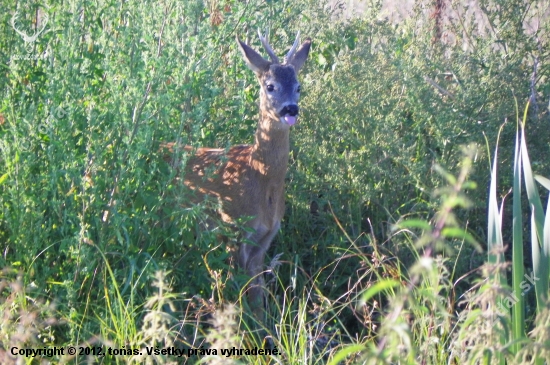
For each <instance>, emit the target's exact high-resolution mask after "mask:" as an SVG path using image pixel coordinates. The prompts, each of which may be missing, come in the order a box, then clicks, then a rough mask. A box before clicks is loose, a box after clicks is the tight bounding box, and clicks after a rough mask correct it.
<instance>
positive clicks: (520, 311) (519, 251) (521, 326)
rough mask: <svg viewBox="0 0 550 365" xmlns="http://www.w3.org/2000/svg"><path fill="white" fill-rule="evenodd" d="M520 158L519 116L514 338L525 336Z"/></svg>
mask: <svg viewBox="0 0 550 365" xmlns="http://www.w3.org/2000/svg"><path fill="white" fill-rule="evenodd" d="M521 171H522V160H521V149H520V127H519V118H518V126H517V130H516V144H515V151H514V182H513V190H512V192H513V198H512V199H513V203H512V289H513V292H514V294H515V297H516V298H518V301H517V303H516V304H515V305H514V306H513V307H512V336H513V338H514V339H516V340H517V339H520V338H524V337H525V299H524V296H523V295H518V294H520V293H522V291H523V289H522V288H521V283H522V281H523V275H524V274H525V270H524V267H523V219H522V213H521V177H522V173H521ZM519 350H520V348H519V344H517V343H516V344H514V345H513V347H512V351H513V352H514V353H517V352H518V351H519Z"/></svg>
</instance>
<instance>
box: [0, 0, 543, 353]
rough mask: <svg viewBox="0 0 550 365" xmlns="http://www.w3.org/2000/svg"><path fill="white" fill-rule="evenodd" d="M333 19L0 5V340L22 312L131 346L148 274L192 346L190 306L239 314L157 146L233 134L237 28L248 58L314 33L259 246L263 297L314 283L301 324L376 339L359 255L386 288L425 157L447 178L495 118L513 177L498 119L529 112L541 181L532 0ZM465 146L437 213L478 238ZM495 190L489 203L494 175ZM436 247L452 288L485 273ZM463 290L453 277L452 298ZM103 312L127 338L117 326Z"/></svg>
mask: <svg viewBox="0 0 550 365" xmlns="http://www.w3.org/2000/svg"><path fill="white" fill-rule="evenodd" d="M348 5H349V4H348V3H345V2H337V3H331V4H326V3H324V2H319V1H315V0H300V1H283V0H281V1H276V0H272V1H259V0H249V1H237V0H210V1H202V0H201V1H199V0H189V1H182V2H171V1H158V2H157V1H126V2H117V1H110V0H98V1H94V2H79V1H37V2H35V1H20V2H15V3H13V2H5V1H2V8H3V9H5V11H4V12H2V13H1V14H0V18H1V21H0V32H1V34H2V37H1V38H0V65H1V68H2V72H1V73H0V84H1V85H2V88H1V93H2V95H1V104H0V176H1V177H0V208H1V209H0V245H1V248H2V256H1V257H0V266H2V267H4V268H5V270H4V272H3V274H2V278H3V285H2V297H3V298H4V299H3V305H4V310H5V311H7V312H5V316H7V317H6V318H10V321H11V322H10V321H7V322H6V324H5V325H3V327H2V331H1V332H2V336H3V337H2V338H1V339H0V340H1V341H2V342H3V343H4V344H7V343H12V342H13V341H14V340H13V338H14V337H13V336H14V333H15V332H16V331H17V330H16V328H17V326H18V325H21V322H20V321H19V320H18V319H17V318H21V316H20V314H21V312H18V311H20V310H25V311H28V313H39V317H40V318H42V320H43V321H44V322H38V321H36V322H33V324H31V325H30V326H31V327H33V326H34V327H36V328H35V332H36V333H35V334H36V335H37V336H42V337H40V338H41V339H42V341H44V343H46V344H50V345H54V344H76V343H80V342H82V341H85V340H89V339H91V338H94V337H95V336H99V337H101V338H103V341H114V342H115V343H118V344H119V345H121V344H124V343H128V342H132V343H139V340H137V339H136V338H139V337H140V334H139V330H138V328H139V326H140V324H141V323H142V322H143V319H144V317H145V315H146V313H147V307H146V306H144V303H145V302H146V301H147V298H150V297H151V295H153V293H155V291H156V289H153V288H152V287H151V283H152V281H153V277H154V275H155V272H157V271H159V270H169V274H168V279H167V280H168V281H169V282H170V286H171V290H172V291H173V292H174V293H178V295H177V296H176V297H175V298H174V303H175V304H174V307H173V309H171V312H170V313H172V314H173V316H174V318H177V319H178V320H180V321H182V322H180V328H179V330H181V331H182V333H184V334H185V336H187V337H185V338H186V339H187V341H195V342H193V343H194V344H197V343H200V341H201V339H203V338H204V336H202V337H201V336H198V337H193V336H191V337H193V338H194V339H193V340H189V336H190V335H189V334H190V333H193V331H194V329H196V328H197V326H198V324H197V323H199V322H201V321H202V320H203V319H204V315H205V313H210V312H212V311H214V309H215V308H216V307H217V306H219V305H220V304H221V303H222V302H223V301H235V300H237V297H238V294H239V293H238V288H239V286H240V285H242V284H243V283H244V282H245V280H246V279H245V278H240V277H239V276H237V277H236V278H234V279H230V278H231V276H232V275H231V270H230V269H229V268H228V266H227V263H226V258H227V252H226V250H225V249H224V247H220V243H219V242H218V239H217V237H218V233H219V231H218V230H214V231H205V230H203V229H201V226H200V223H201V222H202V221H203V220H204V219H205V214H204V209H205V207H207V206H208V203H205V204H202V205H192V204H190V203H189V202H188V199H187V196H188V192H187V191H185V189H184V188H183V187H182V186H178V185H177V184H174V178H175V174H176V173H177V172H176V170H174V169H172V168H171V166H170V165H169V164H168V163H166V162H165V161H164V160H163V158H162V157H163V156H160V155H159V153H158V147H159V145H160V143H161V142H164V141H174V140H178V141H180V142H182V143H188V144H191V145H194V146H212V147H221V148H223V147H227V146H230V145H233V144H240V143H251V142H252V136H253V132H254V130H255V124H256V118H257V105H256V101H257V98H258V87H257V85H256V81H255V80H254V77H253V75H252V73H251V72H250V71H249V70H248V69H247V68H246V67H245V65H244V62H243V61H242V60H241V58H240V55H239V54H238V51H237V49H236V44H235V36H239V37H241V38H242V39H247V41H248V42H250V43H251V44H253V45H254V46H255V47H256V48H257V49H259V41H258V40H257V37H256V35H255V34H256V30H257V29H258V28H260V29H266V28H267V29H269V30H270V42H271V44H272V45H273V47H274V48H275V49H276V50H278V52H279V53H281V54H282V53H284V52H286V51H287V49H288V48H289V47H290V45H291V44H292V41H293V39H294V36H295V34H296V31H298V30H300V31H301V33H302V34H303V35H304V36H309V37H311V38H312V39H313V48H312V52H311V54H310V59H309V60H308V62H307V64H306V66H305V69H304V70H303V71H302V75H301V82H302V85H303V94H302V101H301V110H302V112H301V117H300V120H299V124H298V125H297V126H296V127H295V128H294V129H293V131H292V136H291V140H292V141H291V143H292V146H291V163H290V169H289V172H288V175H287V177H288V179H287V199H286V200H287V212H286V215H285V219H284V221H283V227H282V229H281V233H280V234H279V235H278V236H277V238H276V239H275V241H274V243H273V245H272V249H271V250H270V253H269V255H270V257H273V256H275V254H278V253H282V256H281V260H282V263H283V265H282V266H281V268H280V269H279V271H278V276H277V280H272V281H271V284H270V290H271V291H272V293H273V297H274V298H280V297H281V295H283V293H284V291H285V290H286V289H285V288H287V287H289V286H291V287H292V288H313V289H311V290H312V291H313V292H314V293H315V295H312V296H310V297H307V298H306V299H304V300H305V305H306V307H307V308H309V310H311V311H312V314H311V315H312V316H313V317H315V316H317V315H319V313H320V312H316V310H317V309H316V308H322V307H323V306H326V305H328V304H327V303H330V305H331V306H334V308H339V309H335V310H334V312H333V313H335V314H334V316H329V317H330V319H327V320H326V321H327V323H331V324H334V326H336V327H335V328H339V331H341V332H342V333H346V332H347V336H349V337H350V338H353V337H361V336H370V335H372V334H373V332H372V330H373V327H372V326H373V322H372V321H371V320H372V319H373V318H374V322H376V320H375V317H373V318H370V317H369V320H366V319H365V318H359V320H358V315H359V314H358V313H357V312H356V311H355V309H354V308H355V304H354V303H355V300H356V299H357V298H356V294H357V293H360V292H361V291H362V290H363V289H365V288H367V287H369V286H370V285H371V280H373V279H375V278H376V276H377V275H382V276H388V275H390V276H392V274H391V272H390V273H388V271H386V270H388V269H387V267H386V266H384V265H380V266H377V262H378V261H377V260H381V261H382V262H385V260H390V261H392V260H395V262H397V263H396V264H395V267H396V268H398V271H399V272H400V274H395V273H394V275H397V277H398V276H399V275H404V276H406V275H407V270H406V268H407V267H409V266H410V265H411V264H412V263H413V262H414V260H415V259H416V254H415V252H416V251H415V249H414V248H413V246H412V245H411V242H412V241H413V239H414V234H413V235H403V234H399V233H396V232H395V231H393V230H392V227H393V225H394V224H395V223H397V222H399V221H401V220H403V219H405V218H411V217H413V218H419V219H424V220H430V219H432V217H433V214H434V213H433V212H434V210H435V209H436V208H437V207H438V201H439V200H438V198H437V197H436V196H435V195H434V194H433V192H434V191H436V190H437V189H438V188H440V187H442V186H443V185H444V184H445V182H444V181H443V179H442V178H441V177H440V175H439V174H437V173H436V172H435V171H434V169H433V167H434V166H435V165H436V164H439V165H442V166H446V167H448V168H449V169H451V170H452V169H455V168H458V167H460V164H461V161H462V156H463V155H462V149H461V148H462V146H464V145H469V144H472V143H475V144H477V145H479V146H483V145H484V144H485V139H486V140H487V141H488V142H489V144H490V145H491V146H493V145H494V143H496V139H497V138H496V136H497V133H498V130H499V127H500V126H501V124H503V123H504V122H505V121H506V120H510V123H508V124H506V125H505V126H504V130H503V133H502V136H501V151H503V152H502V153H503V155H502V156H501V157H500V161H501V165H502V166H501V167H500V168H501V169H510V170H511V156H512V152H511V151H512V150H513V148H512V147H511V146H513V143H514V138H513V136H514V133H515V126H514V123H513V121H515V118H516V114H517V108H518V107H519V109H520V110H522V109H523V106H524V105H525V103H526V102H527V101H528V100H531V103H532V108H531V114H530V115H529V122H528V124H527V126H528V127H527V134H528V138H529V143H530V149H531V151H532V155H531V159H532V164H533V166H534V169H535V170H536V172H538V173H540V174H542V175H546V176H547V175H548V171H549V167H550V159H548V155H549V154H548V153H549V152H550V151H549V149H550V128H548V126H549V123H550V120H549V116H548V110H547V101H548V100H549V99H550V87H549V86H548V82H547V80H548V79H547V78H548V73H549V68H548V65H547V64H546V63H545V60H546V59H547V58H548V52H549V49H548V41H549V34H550V33H549V29H548V23H547V21H546V16H547V13H548V3H547V2H544V1H541V2H528V1H522V0H506V1H497V0H495V1H479V2H471V3H469V4H468V5H462V4H458V3H456V2H447V1H434V2H431V1H418V2H416V3H415V5H414V7H413V9H412V13H411V15H410V17H408V18H407V19H405V20H401V21H400V22H397V23H394V22H391V21H388V20H384V19H383V18H381V17H380V11H381V9H382V3H381V2H378V1H367V2H365V3H364V4H363V9H362V11H361V13H360V14H359V13H357V14H356V16H352V17H346V16H345V15H346V14H350V10H349V6H348ZM14 14H18V15H19V17H18V18H16V19H15V23H14V24H15V25H16V26H15V28H17V29H20V30H21V29H22V30H24V31H26V32H27V33H28V34H30V33H32V32H31V31H32V30H36V29H40V26H41V25H42V24H45V25H46V28H45V30H46V31H45V32H44V33H42V34H41V35H40V36H39V37H38V38H37V39H36V41H35V42H30V43H25V42H24V41H23V39H22V37H21V35H20V34H18V33H17V32H16V31H15V29H14V26H12V21H13V19H14V18H13V17H14ZM46 17H47V19H46ZM516 103H517V104H519V106H517V105H516ZM484 151H485V150H484V149H483V148H479V149H478V150H477V154H476V155H475V156H474V157H473V160H474V170H473V172H472V175H471V180H473V181H476V182H477V184H478V189H475V190H468V191H467V195H468V197H469V199H470V200H471V201H472V202H473V206H472V207H471V208H470V209H469V210H467V211H460V212H458V213H457V216H456V218H457V219H458V221H459V223H460V225H462V226H464V227H467V228H468V229H469V231H470V232H471V233H473V234H474V236H475V237H476V238H477V239H478V241H479V242H485V241H486V237H485V236H486V233H485V232H486V227H487V223H486V204H487V203H486V202H487V199H486V196H487V190H486V187H487V186H488V179H489V175H490V171H489V160H490V159H489V158H488V157H489V156H488V155H487V153H485V152H484ZM507 154H508V155H507ZM184 163H185V156H181V160H180V161H176V165H178V164H181V165H183V164H184ZM501 180H502V181H499V186H502V187H503V188H502V189H503V190H502V191H501V194H502V196H505V195H506V194H507V189H508V188H509V187H510V186H511V179H508V180H507V177H506V175H503V177H502V178H501ZM526 214H528V213H526ZM527 217H528V215H527ZM508 219H509V218H506V217H505V218H504V227H505V229H506V227H507V224H508V223H509V221H508ZM220 229H222V230H223V227H222V228H220ZM223 231H224V232H225V233H226V234H227V235H229V236H230V238H231V240H232V241H235V240H236V239H237V238H236V237H235V235H234V234H232V233H231V232H230V231H225V230H223ZM508 234H509V232H508ZM350 238H351V240H350ZM231 240H230V241H231ZM442 255H443V257H444V258H445V259H448V260H449V262H451V263H452V277H451V278H450V282H454V281H455V280H456V279H457V278H459V277H461V276H462V275H464V274H466V273H469V272H470V270H472V269H475V268H477V267H479V266H480V265H481V264H482V263H483V261H484V260H483V257H482V256H481V255H478V254H476V253H475V252H474V248H473V247H470V246H466V247H462V241H460V240H449V242H448V250H447V251H445V252H444V253H442ZM526 257H529V255H526ZM366 262H369V264H368V265H374V270H373V271H369V272H370V274H369V275H366V274H365V272H366V265H367V264H366ZM378 265H379V263H378ZM450 265H451V264H449V265H448V266H450ZM369 267H370V269H372V268H373V266H369ZM401 270H402V271H401ZM373 273H374V274H373ZM474 278H475V275H473V276H472V277H470V278H468V279H467V280H461V281H460V283H457V284H456V285H455V286H454V287H453V288H452V291H456V293H457V294H455V295H454V297H456V296H459V295H460V293H462V292H464V291H466V290H468V289H469V288H470V287H471V285H472V282H473V280H474ZM9 283H12V284H9ZM13 283H19V284H18V285H20V288H24V289H21V290H22V291H18V290H19V289H17V288H19V287H18V286H17V285H15V284H13ZM14 285H15V286H14ZM17 293H19V295H20V299H19V301H10V300H12V299H13V297H14V296H16V294H17ZM10 298H11V299H10ZM25 298H27V299H25ZM28 298H32V300H30V299H28ZM117 303H118V304H117ZM31 304H32V305H31ZM117 305H118V306H120V307H121V308H122V307H125V308H126V309H124V310H122V309H121V308H119V309H116V308H115V307H117ZM33 306H37V307H36V308H35V307H33ZM6 308H8V309H6ZM117 310H118V311H119V312H117ZM124 311H127V312H124ZM122 312H124V313H126V315H128V317H127V318H126V319H124V315H119V314H120V313H122ZM25 313H27V312H25ZM117 313H118V314H117ZM197 313H198V314H197ZM48 318H55V321H54V322H55V324H51V325H48V323H50V322H48ZM184 318H185V319H188V318H194V320H186V321H183V319H184ZM122 319H124V321H128V320H129V319H131V321H132V323H134V326H135V329H134V330H133V331H132V330H128V333H126V334H123V333H121V330H120V328H121V327H120V325H121V322H123V321H122ZM8 323H11V324H9V325H8ZM40 323H41V324H40ZM52 323H53V322H52ZM122 332H124V331H122ZM344 337H346V336H344ZM10 341H11V342H10ZM27 341H33V340H32V339H27Z"/></svg>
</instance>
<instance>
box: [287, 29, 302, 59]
mask: <svg viewBox="0 0 550 365" xmlns="http://www.w3.org/2000/svg"><path fill="white" fill-rule="evenodd" d="M299 43H300V31H298V33H296V39H295V40H294V44H293V45H292V48H290V51H288V53H287V54H286V56H285V59H284V63H287V62H288V61H290V60H291V59H292V57H294V53H295V52H296V48H298V44H299Z"/></svg>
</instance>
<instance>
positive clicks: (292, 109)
mask: <svg viewBox="0 0 550 365" xmlns="http://www.w3.org/2000/svg"><path fill="white" fill-rule="evenodd" d="M298 111H299V109H298V105H296V104H290V105H287V106H285V107H284V108H283V109H281V112H280V113H279V114H280V115H282V116H285V115H290V116H292V117H295V116H297V115H298Z"/></svg>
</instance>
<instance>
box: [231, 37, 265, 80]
mask: <svg viewBox="0 0 550 365" xmlns="http://www.w3.org/2000/svg"><path fill="white" fill-rule="evenodd" d="M237 44H238V45H239V49H240V50H241V53H242V54H243V58H244V60H245V61H246V64H247V65H248V67H250V69H251V70H252V71H254V73H255V74H257V75H259V74H261V73H264V72H266V71H267V70H269V66H271V62H270V61H268V60H266V59H265V58H263V57H262V56H261V55H260V54H259V53H258V52H256V51H255V50H253V49H252V48H251V47H249V46H248V45H247V44H245V43H243V42H241V40H240V39H239V38H237Z"/></svg>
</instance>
